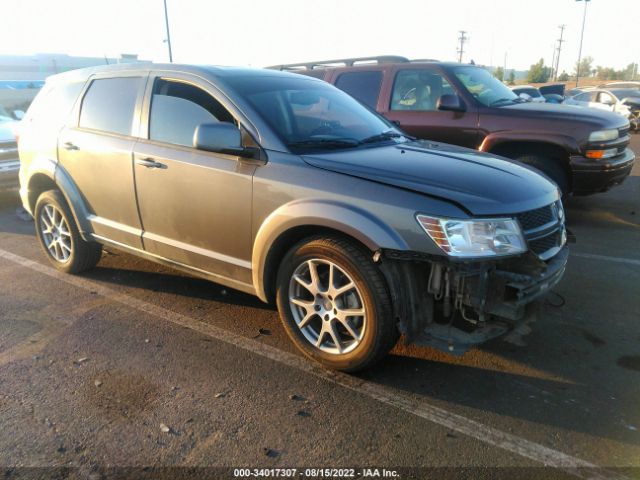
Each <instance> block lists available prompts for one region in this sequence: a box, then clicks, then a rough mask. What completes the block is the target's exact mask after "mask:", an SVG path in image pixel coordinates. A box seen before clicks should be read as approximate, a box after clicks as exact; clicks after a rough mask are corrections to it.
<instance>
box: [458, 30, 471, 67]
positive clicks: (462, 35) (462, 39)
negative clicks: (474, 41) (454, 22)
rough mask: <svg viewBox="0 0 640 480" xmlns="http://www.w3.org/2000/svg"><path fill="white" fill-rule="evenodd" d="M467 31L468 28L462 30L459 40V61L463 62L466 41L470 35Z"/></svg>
mask: <svg viewBox="0 0 640 480" xmlns="http://www.w3.org/2000/svg"><path fill="white" fill-rule="evenodd" d="M466 33H467V31H466V30H460V36H459V37H458V41H459V42H460V47H459V48H458V63H462V54H463V53H464V42H466V41H467V40H469V37H467V36H465V34H466Z"/></svg>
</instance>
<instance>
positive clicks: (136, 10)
mask: <svg viewBox="0 0 640 480" xmlns="http://www.w3.org/2000/svg"><path fill="white" fill-rule="evenodd" d="M638 3H640V2H638V0H591V1H590V2H589V3H588V7H587V17H586V27H585V34H584V44H583V49H582V52H583V57H584V56H587V55H589V56H592V57H593V58H594V67H595V66H596V65H601V66H607V67H614V68H616V69H620V68H623V67H625V66H626V65H628V64H629V63H631V62H640V46H639V44H638V36H637V30H638V24H640V8H638V7H639V5H638ZM584 6H585V2H583V1H576V0H438V1H436V0H392V1H389V0H234V1H221V0H167V8H168V13H169V23H170V32H171V43H172V47H173V57H174V58H173V59H174V62H180V63H201V64H216V65H249V66H254V67H263V66H267V65H273V64H282V63H293V62H303V61H314V60H326V59H334V58H344V57H352V56H371V55H384V54H386V55H391V54H393V55H403V56H406V57H409V58H436V59H439V60H456V59H457V53H456V49H457V47H458V41H457V39H458V36H459V30H466V31H467V32H468V33H467V35H468V37H469V41H468V42H467V43H466V44H465V53H464V57H463V61H470V60H474V61H475V63H477V64H483V65H495V66H500V65H503V64H505V56H506V66H507V68H509V69H511V68H515V69H517V70H527V69H528V68H529V66H530V65H531V64H533V63H535V62H537V61H538V60H539V59H540V58H544V59H545V63H546V64H547V65H549V64H550V63H551V58H552V55H553V51H554V45H555V43H556V42H555V40H556V39H557V38H559V34H560V29H559V28H558V26H559V25H561V24H565V25H566V28H565V33H564V39H565V40H566V41H565V42H564V43H563V49H562V53H561V57H560V71H562V70H566V71H567V72H571V71H573V66H574V64H575V62H576V60H577V58H578V47H579V43H580V29H581V26H582V16H583V11H584ZM0 7H1V11H3V12H4V14H3V22H2V28H1V29H0V54H8V55H10V54H33V53H66V54H69V55H80V56H99V57H102V56H105V55H106V56H109V57H117V56H119V55H120V54H121V53H133V54H138V55H139V58H141V59H145V60H153V61H156V62H165V61H168V54H167V44H166V43H165V41H164V40H165V38H166V33H165V23H164V10H163V0H99V1H98V0H0Z"/></svg>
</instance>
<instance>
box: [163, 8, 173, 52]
mask: <svg viewBox="0 0 640 480" xmlns="http://www.w3.org/2000/svg"><path fill="white" fill-rule="evenodd" d="M164 24H165V26H166V28H167V47H168V48H169V63H173V54H172V53H171V34H170V33H169V14H168V13H167V0H164Z"/></svg>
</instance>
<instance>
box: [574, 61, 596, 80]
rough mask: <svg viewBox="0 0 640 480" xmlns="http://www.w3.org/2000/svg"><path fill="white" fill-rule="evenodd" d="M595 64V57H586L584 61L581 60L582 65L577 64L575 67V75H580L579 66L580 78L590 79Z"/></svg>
mask: <svg viewBox="0 0 640 480" xmlns="http://www.w3.org/2000/svg"><path fill="white" fill-rule="evenodd" d="M592 63H593V57H584V58H583V59H582V60H580V65H578V62H576V64H575V67H574V74H576V75H577V73H578V66H579V67H580V76H581V77H588V76H589V74H590V73H591V68H592V67H591V64H592Z"/></svg>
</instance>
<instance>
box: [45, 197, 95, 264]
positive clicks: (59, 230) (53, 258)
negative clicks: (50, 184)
mask: <svg viewBox="0 0 640 480" xmlns="http://www.w3.org/2000/svg"><path fill="white" fill-rule="evenodd" d="M34 220H35V227H36V235H37V236H38V240H39V241H40V246H41V247H42V249H43V251H44V253H45V255H46V256H47V258H48V259H49V261H50V262H51V264H52V265H53V266H54V267H56V268H57V269H58V270H60V271H62V272H65V273H80V272H83V271H85V270H88V269H90V268H93V267H95V266H96V264H97V263H98V262H99V261H100V257H101V256H102V246H101V245H100V244H98V243H95V242H86V241H84V240H83V239H82V237H81V236H80V232H79V231H78V227H77V225H76V222H75V220H74V218H73V215H71V211H70V210H69V206H68V205H67V202H66V200H65V199H64V197H63V196H62V194H61V193H60V192H59V191H57V190H49V191H46V192H44V193H42V194H41V195H40V196H39V197H38V200H37V202H36V208H35V211H34Z"/></svg>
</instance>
